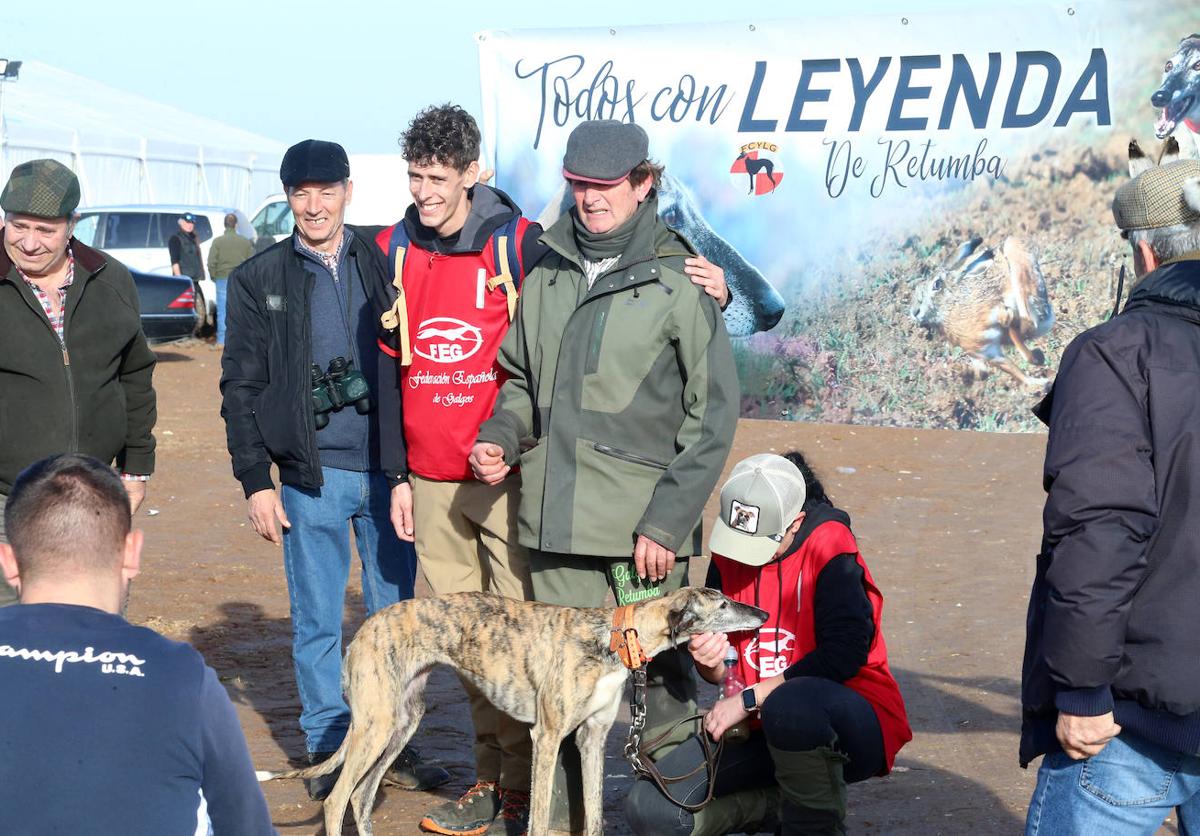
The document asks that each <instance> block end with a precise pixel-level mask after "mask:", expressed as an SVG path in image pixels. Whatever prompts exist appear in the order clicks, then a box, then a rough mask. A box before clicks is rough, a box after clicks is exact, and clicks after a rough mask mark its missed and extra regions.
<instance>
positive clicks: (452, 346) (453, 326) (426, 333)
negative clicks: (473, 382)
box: [413, 316, 483, 363]
mask: <svg viewBox="0 0 1200 836" xmlns="http://www.w3.org/2000/svg"><path fill="white" fill-rule="evenodd" d="M417 340H419V342H415V343H414V345H413V352H414V353H416V354H417V355H419V356H421V357H424V358H425V359H426V360H432V361H433V362H435V363H457V362H459V361H460V360H466V359H467V358H468V357H470V356H471V355H472V354H474V353H475V352H477V351H479V349H480V348H481V347H482V346H483V332H482V331H480V330H479V329H478V328H476V327H475V326H474V325H472V324H470V323H469V322H463V321H462V320H461V319H454V318H453V317H449V316H435V317H433V318H431V319H427V320H425V321H424V322H422V323H421V327H420V328H418V329H417Z"/></svg>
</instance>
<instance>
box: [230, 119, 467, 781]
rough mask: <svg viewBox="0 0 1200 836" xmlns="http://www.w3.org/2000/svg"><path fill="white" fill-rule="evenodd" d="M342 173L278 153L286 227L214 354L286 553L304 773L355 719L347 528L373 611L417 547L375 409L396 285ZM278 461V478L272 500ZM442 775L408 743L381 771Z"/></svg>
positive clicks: (237, 464) (233, 300) (407, 568)
mask: <svg viewBox="0 0 1200 836" xmlns="http://www.w3.org/2000/svg"><path fill="white" fill-rule="evenodd" d="M349 178H350V163H349V159H348V158H347V156H346V152H345V150H344V149H343V148H342V146H340V145H338V144H336V143H333V142H322V141H318V140H311V139H310V140H305V141H304V142H301V143H298V144H296V145H294V146H292V147H291V148H289V149H288V151H287V153H286V154H285V155H284V158H283V163H282V165H281V167H280V179H281V180H282V181H283V187H284V191H285V192H286V193H287V196H288V203H289V204H290V205H291V209H292V213H293V214H294V215H295V219H296V228H295V231H294V232H293V233H292V236H291V237H290V238H287V239H284V240H283V241H280V242H279V243H277V244H276V245H275V246H273V247H271V248H270V249H268V250H266V251H265V252H262V253H260V254H258V255H257V256H255V257H254V258H252V259H250V260H249V261H247V262H245V263H244V264H242V265H241V266H239V267H237V268H236V269H235V270H234V271H233V273H232V274H231V275H230V278H229V299H228V308H227V312H228V315H229V324H228V331H227V340H228V342H227V343H226V347H225V353H224V355H223V356H222V360H221V392H222V403H221V416H222V417H223V418H224V419H225V430H226V437H227V440H228V445H229V452H230V455H231V456H232V458H233V472H234V475H235V476H236V477H237V479H238V481H240V482H241V483H242V489H243V491H244V492H245V495H246V498H247V500H248V501H249V517H250V522H251V524H252V525H253V526H254V530H255V532H257V533H258V534H259V535H260V536H262V537H263V538H265V539H267V540H270V541H271V542H272V543H275V544H277V545H279V544H282V545H283V563H284V569H285V570H286V572H287V582H288V597H289V602H290V606H291V617H292V625H293V641H292V656H293V661H294V664H295V668H296V683H297V688H298V690H299V692H300V702H301V704H302V712H301V714H300V725H301V727H302V728H303V729H304V734H305V738H306V744H307V750H308V758H309V762H310V763H318V762H320V761H322V760H324V759H325V758H327V757H328V756H329V755H330V754H331V753H332V752H333V751H334V750H336V749H337V748H338V746H340V745H341V742H342V738H343V737H345V734H346V729H347V727H348V725H349V722H350V712H349V709H348V708H347V706H346V703H345V700H344V699H343V697H342V685H341V670H342V612H343V607H344V603H345V594H346V583H347V581H348V579H349V576H350V569H351V554H350V534H349V529H350V528H351V527H353V529H354V539H355V546H356V549H357V551H358V557H359V561H360V562H361V563H362V578H363V581H362V586H363V603H364V604H365V607H366V610H367V613H368V614H371V613H374V612H376V611H377V610H380V609H382V608H383V607H386V606H389V605H390V604H394V603H396V602H397V601H400V600H404V599H407V598H411V597H412V595H413V581H414V576H415V572H416V557H415V555H414V552H413V548H412V545H411V544H409V543H403V542H401V541H400V540H399V538H397V536H396V532H395V531H394V530H393V528H392V523H391V519H390V488H389V485H388V482H387V479H386V478H385V476H384V473H383V470H382V468H381V465H380V454H379V449H380V446H379V434H380V426H379V415H380V413H381V411H383V413H384V414H387V415H393V414H398V413H399V391H398V389H397V384H396V371H395V369H396V366H395V364H394V363H393V362H391V361H390V359H387V361H386V362H380V356H381V355H380V352H379V350H378V347H377V339H378V333H379V331H378V324H377V323H378V317H379V312H380V308H381V303H379V302H378V300H377V298H376V296H377V295H378V294H380V293H383V292H385V291H384V288H385V287H386V285H387V281H388V280H389V279H390V276H387V275H386V273H385V265H384V259H383V256H382V254H381V253H380V252H379V251H378V248H376V247H375V245H374V244H373V242H372V240H371V239H372V238H373V236H374V234H375V233H376V232H377V230H363V229H360V228H353V227H349V226H345V225H344V224H343V218H344V216H345V211H346V206H347V204H349V202H350V199H351V196H352V192H353V184H352V183H351V182H350V179H349ZM314 371H315V374H314ZM331 371H332V372H333V373H334V374H333V375H329V376H327V372H331ZM347 372H354V373H355V374H358V373H361V375H362V378H361V379H360V380H359V383H365V385H366V388H367V393H366V398H361V397H360V395H361V394H362V393H361V392H354V391H353V389H354V386H353V379H352V378H351V377H349V376H347ZM331 378H332V380H331ZM336 379H340V380H342V381H344V382H345V384H344V385H342V386H340V387H339V386H337V385H336V384H335V383H334V382H333V380H336ZM335 390H336V391H335ZM314 391H319V392H320V393H321V397H320V398H318V397H315V396H314ZM343 394H344V395H345V396H346V397H345V400H346V401H347V402H346V403H345V404H344V405H341V401H340V400H339V398H340V396H341V395H343ZM318 401H320V402H321V403H320V406H321V411H320V419H321V420H320V421H318V420H317V414H316V413H315V412H314V406H315V405H316V403H317V402H318ZM381 404H382V406H381ZM272 463H274V464H275V465H276V466H277V467H278V469H279V479H280V481H281V482H282V483H283V488H282V490H281V491H278V492H277V491H276V490H275V485H274V483H273V482H272V479H271V464H272ZM280 525H282V526H283V528H284V533H283V534H282V536H281V535H280V531H279V527H280ZM449 777H450V776H449V775H448V774H447V773H446V772H445V770H443V769H440V768H438V767H434V766H430V765H427V764H422V763H420V760H419V757H418V756H417V754H416V752H415V750H413V749H412V748H411V747H405V749H404V751H403V752H401V754H400V756H399V758H397V761H396V764H395V765H394V766H393V767H392V768H391V769H389V772H388V778H389V780H391V781H392V782H393V783H398V784H400V785H401V786H404V787H406V788H408V789H427V788H429V787H432V786H437V785H438V784H441V783H444V782H445V781H447V780H449ZM336 778H337V773H336V772H335V773H333V774H331V775H328V776H324V777H322V778H314V779H311V780H309V781H306V785H307V787H308V791H309V795H310V796H311V797H312V798H314V799H321V798H324V797H325V795H327V794H328V792H329V790H330V789H331V788H332V786H333V783H334V782H335V780H336Z"/></svg>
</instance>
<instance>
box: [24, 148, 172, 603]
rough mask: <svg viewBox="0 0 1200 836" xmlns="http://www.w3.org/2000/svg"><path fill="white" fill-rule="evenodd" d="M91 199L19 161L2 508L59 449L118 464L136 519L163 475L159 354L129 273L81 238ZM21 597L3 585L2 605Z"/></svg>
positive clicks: (55, 174)
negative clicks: (158, 456) (24, 476)
mask: <svg viewBox="0 0 1200 836" xmlns="http://www.w3.org/2000/svg"><path fill="white" fill-rule="evenodd" d="M79 196H80V192H79V180H78V179H77V178H76V177H75V174H74V173H73V172H72V171H71V170H70V169H69V168H67V167H66V166H64V165H63V164H62V163H59V162H57V161H55V160H32V161H30V162H27V163H22V164H21V165H18V166H17V167H16V168H14V169H13V171H12V175H11V177H10V178H9V180H8V183H7V184H6V185H5V186H4V190H3V192H2V193H0V209H2V210H3V212H4V227H3V230H0V241H2V242H3V247H2V248H0V392H2V393H3V399H4V401H3V408H0V513H2V512H3V508H4V504H5V502H6V500H7V496H8V492H9V491H10V490H11V488H12V484H13V480H14V479H16V477H17V474H18V473H19V472H20V471H21V470H22V469H24V468H25V467H26V466H27V465H29V464H31V463H33V462H35V461H38V460H39V459H43V458H45V457H46V456H50V455H54V454H56V453H86V454H88V455H91V456H95V457H96V458H98V459H100V460H101V461H104V462H106V463H115V465H116V468H117V470H118V471H119V472H120V474H121V479H122V482H123V484H124V485H125V489H126V491H127V492H128V493H129V504H130V507H131V508H132V510H133V511H134V512H136V511H137V509H138V506H139V505H141V503H142V500H143V499H144V498H145V496H146V481H147V480H148V479H149V478H150V474H151V473H152V472H153V471H154V436H153V435H152V430H153V429H154V421H155V417H156V410H155V397H154V388H153V386H152V383H151V377H152V375H153V372H154V363H155V357H154V352H153V351H151V350H150V347H149V346H148V345H147V344H146V336H145V334H143V333H142V323H141V316H140V313H139V310H138V297H137V290H136V288H135V287H134V284H133V277H132V276H130V274H129V270H127V269H126V268H125V266H124V265H123V264H121V263H120V262H118V261H116V260H115V259H113V258H111V257H110V256H108V255H106V254H104V253H102V252H99V251H98V250H93V249H92V248H91V247H86V246H84V245H83V244H81V243H79V241H77V240H75V238H74V237H73V236H72V233H73V231H74V229H75V224H74V221H73V220H72V216H73V214H74V212H75V207H76V206H78V205H79ZM3 538H4V531H3V523H2V522H0V539H3ZM14 600H15V595H13V593H12V590H11V589H10V588H9V587H8V585H7V584H5V583H4V582H3V581H2V580H0V606H4V605H7V604H10V603H12V602H13V601H14Z"/></svg>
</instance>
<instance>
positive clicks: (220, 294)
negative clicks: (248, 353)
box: [213, 276, 229, 345]
mask: <svg viewBox="0 0 1200 836" xmlns="http://www.w3.org/2000/svg"><path fill="white" fill-rule="evenodd" d="M213 284H215V285H216V286H217V345H225V292H226V290H228V287H229V279H228V278H224V279H218V278H217V277H215V276H214V277H213Z"/></svg>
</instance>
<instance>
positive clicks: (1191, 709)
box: [1020, 254, 1200, 765]
mask: <svg viewBox="0 0 1200 836" xmlns="http://www.w3.org/2000/svg"><path fill="white" fill-rule="evenodd" d="M1037 413H1038V417H1040V418H1041V419H1042V420H1043V421H1046V422H1047V423H1048V424H1049V426H1050V437H1049V440H1048V443H1047V447H1046V463H1045V471H1044V477H1043V478H1044V485H1045V488H1046V492H1047V498H1046V508H1045V513H1044V518H1043V526H1044V533H1043V541H1042V553H1041V554H1040V555H1039V556H1038V563H1037V574H1036V578H1035V580H1034V585H1033V592H1032V594H1031V596H1030V604H1029V614H1028V624H1027V634H1026V648H1025V664H1024V671H1023V677H1022V687H1021V691H1022V694H1021V696H1022V703H1023V709H1024V722H1023V726H1022V735H1021V752H1020V758H1021V763H1022V765H1025V764H1027V763H1028V762H1029V761H1030V760H1032V759H1033V758H1035V757H1037V756H1038V755H1040V754H1044V753H1045V752H1047V751H1051V750H1054V749H1057V748H1058V743H1057V741H1056V740H1055V737H1054V723H1055V720H1056V717H1057V712H1058V711H1059V710H1062V711H1064V712H1067V713H1070V714H1076V715H1084V716H1097V715H1100V714H1104V713H1106V712H1107V711H1110V710H1112V711H1114V713H1115V716H1116V721H1117V722H1118V723H1120V724H1121V725H1122V726H1124V727H1125V728H1126V729H1127V730H1129V731H1133V732H1135V733H1137V734H1139V735H1140V736H1143V737H1146V738H1148V739H1151V740H1154V741H1155V742H1158V743H1160V744H1162V745H1165V746H1169V747H1171V748H1174V749H1176V750H1177V751H1191V752H1192V753H1195V752H1196V749H1197V747H1198V746H1200V664H1198V661H1200V629H1197V625H1196V616H1195V611H1196V602H1197V601H1200V528H1197V523H1196V520H1197V519H1200V254H1193V255H1192V256H1191V257H1189V258H1185V259H1180V260H1176V261H1175V262H1173V263H1170V264H1166V265H1164V266H1162V267H1160V268H1159V269H1158V270H1155V271H1154V272H1153V273H1151V274H1149V275H1148V276H1146V277H1145V279H1144V280H1143V281H1142V282H1141V284H1140V285H1138V287H1137V288H1136V290H1135V291H1134V292H1133V294H1132V295H1131V297H1130V299H1129V303H1128V304H1127V305H1126V307H1125V310H1124V311H1123V312H1122V313H1121V314H1120V315H1119V316H1117V317H1115V318H1114V319H1112V320H1111V321H1109V322H1106V323H1104V324H1102V325H1099V326H1097V327H1095V328H1092V329H1090V330H1088V331H1086V332H1084V333H1083V334H1081V335H1079V336H1078V337H1077V338H1076V339H1075V341H1074V342H1072V343H1071V345H1070V346H1069V347H1068V349H1067V351H1066V352H1065V353H1064V354H1063V359H1062V365H1061V367H1060V369H1059V372H1058V377H1057V378H1056V380H1055V382H1054V390H1053V392H1052V393H1051V395H1050V396H1049V397H1048V398H1046V400H1045V401H1043V403H1042V404H1041V405H1040V406H1039V407H1038V410H1037Z"/></svg>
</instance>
